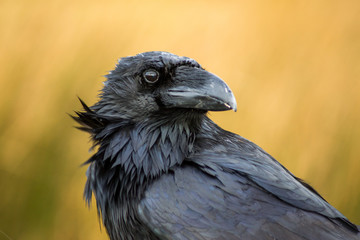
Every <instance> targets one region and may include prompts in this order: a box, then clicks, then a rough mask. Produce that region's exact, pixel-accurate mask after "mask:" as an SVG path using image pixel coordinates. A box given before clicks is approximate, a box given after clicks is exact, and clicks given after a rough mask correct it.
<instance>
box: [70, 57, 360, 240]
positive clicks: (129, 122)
mask: <svg viewBox="0 0 360 240" xmlns="http://www.w3.org/2000/svg"><path fill="white" fill-rule="evenodd" d="M106 77H107V80H106V81H105V82H104V87H103V89H102V91H101V93H100V95H99V98H100V99H99V101H98V102H97V103H96V104H95V105H93V106H91V107H88V106H87V105H86V104H85V103H84V102H83V101H82V100H81V99H80V101H81V103H82V106H83V108H84V110H83V111H77V112H75V113H76V115H75V116H73V118H74V119H75V120H76V121H77V122H78V123H79V124H81V126H80V127H78V128H79V129H81V130H84V131H86V132H88V133H90V134H91V138H92V140H93V142H94V146H93V147H94V148H96V149H97V151H96V152H95V153H94V154H93V156H92V157H91V158H90V159H89V160H88V161H87V162H86V164H89V167H88V170H87V182H86V186H85V191H84V197H85V199H86V201H87V203H88V204H90V201H91V198H92V194H94V196H95V199H96V203H97V210H98V213H99V216H100V218H101V219H102V221H103V224H104V225H105V227H106V230H107V233H108V235H109V237H110V239H112V240H120V239H130V240H131V239H250V240H251V239H278V240H288V239H330V240H335V239H360V233H359V228H358V226H356V225H355V224H353V223H351V222H350V221H349V220H348V219H347V218H346V217H345V216H344V215H342V214H341V213H340V212H339V211H338V210H336V209H335V208H334V207H333V206H331V205H330V204H329V203H328V202H326V201H325V200H324V198H322V197H321V196H320V195H319V194H318V193H317V192H316V191H315V190H314V189H313V188H312V187H311V186H310V185H308V184H307V183H305V182H304V181H302V180H301V179H299V178H297V177H296V176H294V175H293V174H292V173H291V172H289V171H288V170H287V169H286V168H285V167H283V166H282V165H281V164H280V163H279V162H277V161H276V160H275V159H274V158H273V157H271V156H270V155H269V154H268V153H266V152H265V151H264V150H262V149H261V148H260V147H258V146H257V145H255V144H254V143H252V142H250V141H248V140H246V139H244V138H243V137H241V136H238V135H236V134H234V133H231V132H228V131H225V130H223V129H221V128H220V127H219V126H217V125H216V124H215V123H214V122H212V121H211V120H210V119H209V118H208V117H207V116H206V113H207V111H224V110H230V109H233V110H235V111H236V101H235V98H234V95H233V93H232V91H231V90H230V88H229V87H228V86H227V85H226V83H225V82H224V81H222V80H221V79H220V78H219V77H217V76H215V75H214V74H212V73H209V72H208V71H206V70H204V68H202V67H201V66H200V65H199V64H198V63H197V62H196V61H195V60H193V59H190V58H187V57H179V56H177V55H174V54H171V53H168V52H145V53H141V54H138V55H136V56H131V57H125V58H121V59H120V60H119V62H118V64H117V66H116V68H115V69H114V70H113V71H111V72H110V73H109V74H108V75H107V76H106Z"/></svg>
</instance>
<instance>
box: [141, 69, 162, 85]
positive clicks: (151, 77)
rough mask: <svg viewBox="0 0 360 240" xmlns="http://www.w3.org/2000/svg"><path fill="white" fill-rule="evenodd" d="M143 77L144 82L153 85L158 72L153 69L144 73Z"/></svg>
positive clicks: (157, 78) (157, 77)
mask: <svg viewBox="0 0 360 240" xmlns="http://www.w3.org/2000/svg"><path fill="white" fill-rule="evenodd" d="M143 76H144V79H145V81H146V82H148V83H155V82H157V80H159V72H158V71H156V70H154V69H150V70H147V71H145V72H144V73H143Z"/></svg>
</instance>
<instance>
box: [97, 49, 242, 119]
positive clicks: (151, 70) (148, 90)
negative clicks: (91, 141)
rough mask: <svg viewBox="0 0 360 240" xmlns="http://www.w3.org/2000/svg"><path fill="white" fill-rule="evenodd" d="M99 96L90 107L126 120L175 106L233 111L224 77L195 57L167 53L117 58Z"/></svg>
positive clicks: (98, 111) (177, 107)
mask: <svg viewBox="0 0 360 240" xmlns="http://www.w3.org/2000/svg"><path fill="white" fill-rule="evenodd" d="M100 97H101V99H100V101H99V102H98V103H97V104H95V106H93V107H92V108H93V110H95V111H96V112H97V113H98V114H101V115H107V116H112V117H121V118H127V119H142V118H146V117H148V116H149V115H151V114H156V113H166V112H169V111H172V110H174V109H176V110H177V109H183V110H184V109H185V110H191V111H198V112H202V113H205V112H206V111H224V110H230V109H233V110H234V111H236V101H235V97H234V95H233V93H232V91H231V90H230V88H229V87H228V86H227V84H226V83H225V82H224V81H223V80H221V79H220V78H219V77H217V76H215V75H214V74H212V73H209V72H208V71H206V70H204V69H203V68H202V67H201V66H200V65H199V64H198V63H197V62H196V61H195V60H193V59H190V58H187V57H179V56H177V55H174V54H171V53H167V52H145V53H141V54H138V55H136V56H132V57H125V58H122V59H120V60H119V62H118V64H117V66H116V68H115V69H114V70H113V71H111V72H110V74H108V75H107V80H106V81H105V82H104V88H103V90H102V92H101V94H100Z"/></svg>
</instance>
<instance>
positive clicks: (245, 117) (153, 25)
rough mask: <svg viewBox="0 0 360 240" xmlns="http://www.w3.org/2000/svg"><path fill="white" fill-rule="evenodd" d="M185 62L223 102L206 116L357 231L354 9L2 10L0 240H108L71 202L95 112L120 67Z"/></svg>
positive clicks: (359, 90)
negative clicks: (202, 73)
mask: <svg viewBox="0 0 360 240" xmlns="http://www.w3.org/2000/svg"><path fill="white" fill-rule="evenodd" d="M152 50H162V51H169V52H172V53H175V54H178V55H182V56H188V57H191V58H194V59H195V60H197V61H198V62H199V63H200V64H201V65H202V66H203V67H205V68H206V69H207V70H209V71H211V72H213V73H215V74H216V75H218V76H220V77H221V78H222V79H224V80H225V81H226V82H227V83H228V84H229V86H230V87H231V88H232V90H233V91H234V92H235V95H236V98H237V102H238V111H237V112H236V113H234V112H230V111H229V112H219V113H210V117H211V118H212V119H213V120H215V121H216V122H217V123H218V124H219V125H220V126H222V127H223V128H225V129H227V130H230V131H233V132H236V133H238V134H240V135H242V136H244V137H245V138H247V139H250V140H251V141H253V142H255V143H257V144H258V145H260V146H261V147H262V148H264V149H265V150H266V151H267V152H269V153H270V154H271V155H272V156H274V157H275V158H276V159H277V160H278V161H280V162H281V163H282V164H283V165H285V166H286V167H287V168H288V169H289V170H290V171H291V172H293V173H294V174H295V175H297V176H298V177H301V178H303V179H305V180H306V181H307V182H309V183H310V184H311V185H313V186H314V187H315V189H317V190H318V191H319V192H320V193H321V194H322V195H323V196H324V197H325V199H327V200H328V201H329V202H330V203H331V204H333V205H334V206H335V207H336V208H338V209H339V210H340V211H341V212H342V213H343V214H344V215H346V216H347V217H348V218H349V219H350V220H351V221H353V222H355V223H356V224H360V177H359V175H360V173H359V172H360V2H359V1H356V0H353V1H351V0H348V1H333V0H326V1H325V0H319V1H307V0H305V1H285V0H283V1H281V0H272V1H259V0H253V1H181V2H175V1H152V2H150V1H143V2H141V1H119V0H117V1H115V0H109V1H94V0H86V1H85V0H71V1H70V0H51V1H45V0H34V1H26V0H2V1H0V91H1V94H0V239H12V240H15V239H30V240H32V239H107V236H106V232H105V229H104V228H102V229H101V230H100V227H99V222H98V219H97V216H96V210H95V207H94V205H93V207H92V208H91V209H90V210H89V209H88V208H87V207H86V206H85V202H84V201H83V199H82V191H83V186H84V183H85V180H86V179H85V171H86V167H80V165H81V163H82V162H84V161H86V160H87V159H88V158H89V157H90V155H91V153H89V152H88V149H89V147H90V145H91V144H90V142H89V136H88V135H87V134H85V133H83V132H80V131H78V130H76V129H75V128H73V126H74V125H76V124H75V123H74V122H73V121H72V120H71V119H70V118H69V116H68V115H67V113H72V112H73V110H80V109H81V105H80V104H79V101H78V100H77V96H80V97H81V98H83V100H84V101H85V102H87V103H88V104H93V103H94V102H95V101H96V100H97V94H98V91H99V90H100V89H101V87H102V81H104V77H103V75H105V74H107V72H108V71H109V70H111V69H112V68H113V67H114V66H115V64H116V61H117V59H118V58H119V57H122V56H129V55H134V54H137V53H140V52H144V51H152Z"/></svg>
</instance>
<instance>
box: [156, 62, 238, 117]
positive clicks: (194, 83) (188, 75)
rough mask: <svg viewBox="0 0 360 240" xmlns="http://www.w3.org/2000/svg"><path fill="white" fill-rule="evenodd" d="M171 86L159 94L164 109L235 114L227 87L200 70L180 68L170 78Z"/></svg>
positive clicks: (215, 77)
mask: <svg viewBox="0 0 360 240" xmlns="http://www.w3.org/2000/svg"><path fill="white" fill-rule="evenodd" d="M172 80H173V81H172V82H173V85H172V86H170V88H169V89H167V90H166V91H164V92H163V93H162V94H161V98H162V102H163V104H164V105H165V107H169V108H172V107H178V108H194V109H202V110H207V111H225V110H230V109H233V110H234V111H235V112H236V108H237V107H236V100H235V97H234V94H233V93H232V92H231V90H230V88H229V87H228V85H227V84H226V83H225V82H224V81H223V80H221V79H220V78H219V77H217V76H215V75H214V74H212V73H209V72H207V71H205V70H204V69H201V68H195V67H189V66H180V67H178V68H177V69H176V70H175V72H174V75H173V77H172Z"/></svg>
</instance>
